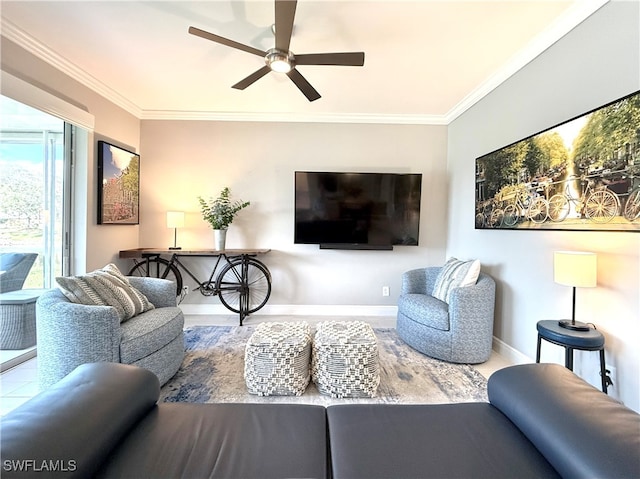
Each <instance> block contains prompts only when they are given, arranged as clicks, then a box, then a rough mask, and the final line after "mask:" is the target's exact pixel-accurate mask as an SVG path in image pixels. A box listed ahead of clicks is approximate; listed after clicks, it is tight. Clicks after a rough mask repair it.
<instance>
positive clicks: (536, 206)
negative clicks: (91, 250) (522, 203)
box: [527, 197, 549, 224]
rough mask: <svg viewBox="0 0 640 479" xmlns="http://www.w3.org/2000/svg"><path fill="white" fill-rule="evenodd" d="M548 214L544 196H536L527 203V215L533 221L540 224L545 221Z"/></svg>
mask: <svg viewBox="0 0 640 479" xmlns="http://www.w3.org/2000/svg"><path fill="white" fill-rule="evenodd" d="M548 216H549V205H548V203H547V200H545V199H544V198H540V197H537V198H535V199H534V200H533V201H532V202H531V205H529V209H528V210H527V217H528V218H529V219H530V220H531V221H533V222H534V223H537V224H540V223H544V222H545V221H547V217H548Z"/></svg>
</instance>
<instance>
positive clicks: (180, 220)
mask: <svg viewBox="0 0 640 479" xmlns="http://www.w3.org/2000/svg"><path fill="white" fill-rule="evenodd" d="M183 226H184V211H167V228H173V246H169V249H182V248H181V247H180V246H177V240H178V228H182V227H183Z"/></svg>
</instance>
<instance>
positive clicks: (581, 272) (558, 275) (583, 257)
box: [553, 251, 597, 331]
mask: <svg viewBox="0 0 640 479" xmlns="http://www.w3.org/2000/svg"><path fill="white" fill-rule="evenodd" d="M596 276H597V255H596V254H595V253H587V252H582V251H556V252H554V253H553V280H554V281H555V282H556V283H558V284H563V285H565V286H572V287H573V303H572V309H571V320H570V321H569V320H561V321H559V322H558V324H559V325H560V326H562V327H563V328H567V329H572V330H574V331H588V330H589V325H588V324H586V323H582V322H580V321H576V288H593V287H595V286H596Z"/></svg>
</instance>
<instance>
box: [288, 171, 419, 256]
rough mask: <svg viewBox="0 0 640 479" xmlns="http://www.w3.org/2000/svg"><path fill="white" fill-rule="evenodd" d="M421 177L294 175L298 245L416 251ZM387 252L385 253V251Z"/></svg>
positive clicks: (302, 172)
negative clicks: (404, 247) (409, 248)
mask: <svg viewBox="0 0 640 479" xmlns="http://www.w3.org/2000/svg"><path fill="white" fill-rule="evenodd" d="M421 189H422V175H421V174H415V173H414V174H397V173H337V172H334V173H329V172H316V171H296V172H295V232H294V242H295V243H298V244H319V245H321V247H344V248H359V247H360V248H367V247H370V248H376V249H377V248H378V247H379V248H380V249H390V247H391V246H392V245H417V244H418V230H419V226H420V195H421ZM385 247H386V248H385Z"/></svg>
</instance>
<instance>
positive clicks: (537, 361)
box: [536, 333, 542, 363]
mask: <svg viewBox="0 0 640 479" xmlns="http://www.w3.org/2000/svg"><path fill="white" fill-rule="evenodd" d="M541 343H542V336H540V333H538V347H537V349H536V363H539V362H540V344H541Z"/></svg>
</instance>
